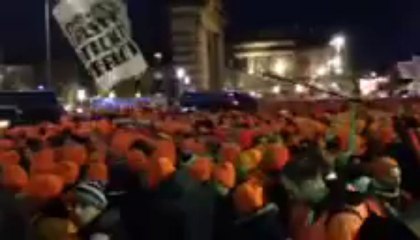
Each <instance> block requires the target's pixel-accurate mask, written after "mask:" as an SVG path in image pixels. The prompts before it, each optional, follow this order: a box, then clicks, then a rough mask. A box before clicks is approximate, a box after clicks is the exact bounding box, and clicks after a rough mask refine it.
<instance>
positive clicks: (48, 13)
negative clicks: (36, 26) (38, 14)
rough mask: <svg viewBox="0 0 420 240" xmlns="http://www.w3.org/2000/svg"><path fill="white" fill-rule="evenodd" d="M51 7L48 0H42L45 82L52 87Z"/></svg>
mask: <svg viewBox="0 0 420 240" xmlns="http://www.w3.org/2000/svg"><path fill="white" fill-rule="evenodd" d="M50 10H51V8H50V1H49V0H44V11H45V12H44V14H45V60H46V63H45V83H46V85H47V86H46V87H47V88H52V82H51V80H52V79H51V24H50V19H51V11H50Z"/></svg>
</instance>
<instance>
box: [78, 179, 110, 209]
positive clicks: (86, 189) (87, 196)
mask: <svg viewBox="0 0 420 240" xmlns="http://www.w3.org/2000/svg"><path fill="white" fill-rule="evenodd" d="M104 190H105V186H104V185H103V184H102V183H101V182H96V181H87V182H82V183H80V184H78V185H77V186H76V188H75V195H76V198H77V200H78V201H81V202H83V203H84V204H86V205H93V206H95V207H97V208H100V209H103V208H105V207H106V206H107V205H108V200H107V199H106V196H105V194H104Z"/></svg>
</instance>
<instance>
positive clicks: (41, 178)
mask: <svg viewBox="0 0 420 240" xmlns="http://www.w3.org/2000/svg"><path fill="white" fill-rule="evenodd" d="M63 187H64V182H63V179H62V178H60V177H59V176H57V175H54V174H37V175H35V176H32V177H31V178H30V179H29V183H28V186H27V187H26V191H25V193H26V194H27V195H29V196H31V197H34V198H37V199H40V200H47V199H51V198H54V197H57V196H59V195H60V194H61V192H62V191H63Z"/></svg>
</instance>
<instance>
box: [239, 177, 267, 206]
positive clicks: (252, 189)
mask: <svg viewBox="0 0 420 240" xmlns="http://www.w3.org/2000/svg"><path fill="white" fill-rule="evenodd" d="M233 202H234V204H235V208H236V210H237V211H238V212H239V213H241V214H250V213H253V212H255V211H257V210H259V209H260V208H262V207H263V205H264V197H263V187H262V186H261V184H260V183H258V182H257V181H254V180H252V179H251V180H248V181H246V182H244V183H242V184H241V185H240V186H239V187H238V188H237V189H236V190H235V191H234V193H233Z"/></svg>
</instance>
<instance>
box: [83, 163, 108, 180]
mask: <svg viewBox="0 0 420 240" xmlns="http://www.w3.org/2000/svg"><path fill="white" fill-rule="evenodd" d="M87 177H88V179H89V180H90V181H98V182H102V183H106V182H108V167H107V166H106V165H105V164H104V163H91V164H89V168H88V173H87Z"/></svg>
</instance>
